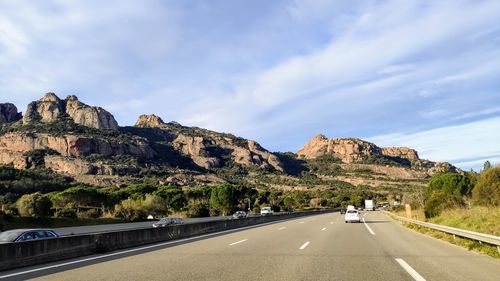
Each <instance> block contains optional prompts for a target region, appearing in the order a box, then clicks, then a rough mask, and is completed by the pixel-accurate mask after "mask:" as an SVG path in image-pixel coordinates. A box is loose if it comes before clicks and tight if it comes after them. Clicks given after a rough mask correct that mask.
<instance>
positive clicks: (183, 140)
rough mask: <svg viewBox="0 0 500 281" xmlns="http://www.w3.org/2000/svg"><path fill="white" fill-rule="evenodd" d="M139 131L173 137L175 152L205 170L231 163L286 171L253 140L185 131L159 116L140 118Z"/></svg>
mask: <svg viewBox="0 0 500 281" xmlns="http://www.w3.org/2000/svg"><path fill="white" fill-rule="evenodd" d="M136 127H141V128H157V129H160V130H162V131H164V132H166V133H167V134H170V135H172V136H174V139H173V141H172V146H173V148H174V149H175V150H177V151H179V152H180V153H181V154H183V155H186V156H188V157H189V158H191V159H192V160H193V162H194V163H195V164H196V165H198V166H200V167H203V168H205V169H215V168H220V167H221V166H223V164H224V162H227V161H228V159H230V161H233V162H235V163H236V164H239V165H241V166H244V167H258V168H261V169H271V170H277V171H283V164H282V163H281V162H280V161H279V159H278V157H276V156H275V155H274V154H272V153H270V152H269V151H267V150H265V149H264V148H262V147H261V146H260V145H259V144H258V143H256V142H255V141H252V140H245V139H241V138H237V137H234V136H231V135H228V134H222V133H217V132H213V131H209V130H205V129H199V128H190V127H183V126H181V125H179V124H175V123H164V122H163V120H161V118H159V117H158V116H156V115H141V116H140V117H139V119H138V120H137V122H136Z"/></svg>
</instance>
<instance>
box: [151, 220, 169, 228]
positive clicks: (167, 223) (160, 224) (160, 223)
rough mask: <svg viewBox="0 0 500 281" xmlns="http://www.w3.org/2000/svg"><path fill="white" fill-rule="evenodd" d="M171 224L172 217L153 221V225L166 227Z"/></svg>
mask: <svg viewBox="0 0 500 281" xmlns="http://www.w3.org/2000/svg"><path fill="white" fill-rule="evenodd" d="M171 224H173V221H172V218H161V219H160V220H159V221H157V222H155V223H153V227H154V228H158V227H165V226H168V225H171Z"/></svg>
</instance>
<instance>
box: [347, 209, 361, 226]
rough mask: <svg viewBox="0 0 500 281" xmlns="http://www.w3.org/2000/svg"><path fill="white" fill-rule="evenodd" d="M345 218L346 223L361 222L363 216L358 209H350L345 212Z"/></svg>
mask: <svg viewBox="0 0 500 281" xmlns="http://www.w3.org/2000/svg"><path fill="white" fill-rule="evenodd" d="M344 220H345V222H346V223H348V222H361V216H360V215H359V212H358V211H356V210H348V211H347V212H346V213H345V216H344Z"/></svg>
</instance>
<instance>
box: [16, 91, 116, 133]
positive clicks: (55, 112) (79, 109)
mask: <svg viewBox="0 0 500 281" xmlns="http://www.w3.org/2000/svg"><path fill="white" fill-rule="evenodd" d="M63 117H70V118H71V119H72V120H73V121H74V122H75V123H76V124H80V125H82V126H86V127H91V128H96V129H111V130H117V129H118V123H117V122H116V120H115V118H114V117H113V115H112V114H111V113H109V112H107V111H106V110H104V109H102V108H101V107H92V106H88V105H86V104H84V103H82V102H80V101H78V98H77V97H76V96H68V97H67V98H66V99H65V100H61V99H59V97H57V96H56V95H55V94H54V93H47V94H45V96H43V97H42V98H41V99H40V100H39V101H34V102H31V103H30V104H29V105H28V108H27V109H26V114H25V115H24V117H23V123H24V124H28V123H33V122H37V121H40V122H42V123H51V122H55V121H57V120H59V119H61V118H63Z"/></svg>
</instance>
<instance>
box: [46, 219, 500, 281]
mask: <svg viewBox="0 0 500 281" xmlns="http://www.w3.org/2000/svg"><path fill="white" fill-rule="evenodd" d="M299 222H303V223H299ZM332 222H333V224H331V223H332ZM365 222H366V224H367V225H369V226H370V227H371V228H372V229H373V231H374V232H375V233H376V234H377V235H371V234H370V232H369V231H368V230H367V228H366V227H365V226H364V224H363V223H351V224H345V223H344V221H343V219H342V216H341V215H340V214H322V215H318V216H314V217H307V218H299V219H293V220H289V221H284V222H279V223H276V224H271V225H266V226H262V227H257V228H252V229H248V230H244V231H239V232H234V233H229V234H226V235H220V236H217V237H213V238H210V239H205V240H199V241H196V242H192V243H186V244H182V245H177V246H174V247H170V248H166V249H160V250H156V251H152V252H147V253H143V254H138V255H134V256H129V257H124V258H120V259H114V260H110V261H105V262H102V263H97V264H93V265H88V266H83V267H79V268H75V269H70V270H67V271H62V272H58V273H55V274H50V275H46V276H44V274H47V273H43V272H42V273H40V274H38V275H37V276H40V278H39V279H38V280H367V279H369V280H403V281H404V280H408V281H411V280H415V279H414V277H412V276H413V275H414V276H416V275H415V274H413V275H412V274H410V272H411V270H410V271H409V268H411V269H413V270H414V271H415V272H416V273H417V274H418V275H419V276H421V277H422V278H424V279H425V280H495V278H497V276H500V272H499V268H500V266H499V265H500V263H499V262H498V261H496V260H494V259H492V258H489V257H486V256H483V255H478V254H474V253H470V252H467V251H466V250H464V249H461V248H458V247H456V246H453V245H450V244H447V243H445V242H442V241H437V240H435V239H433V238H429V237H426V236H423V235H421V234H418V233H415V232H413V231H411V230H408V229H405V228H403V227H402V226H401V225H399V224H398V223H395V222H393V221H392V220H390V219H389V218H388V217H386V216H385V215H383V214H380V213H378V212H369V213H366V215H365ZM327 226H328V227H327ZM324 228H326V230H322V229H324ZM306 242H309V243H308V244H306ZM234 243H236V244H234ZM231 244H233V245H232V246H231ZM435 244H439V245H438V246H436V245H435ZM301 248H302V249H301ZM442 257H446V258H450V260H446V261H443V260H442ZM400 261H404V263H405V264H407V265H408V266H405V267H403V266H402V265H401V264H403V263H402V262H400ZM464 263H465V264H469V266H467V265H464ZM470 265H472V266H473V267H475V268H474V269H471V268H470ZM442 267H447V268H442ZM459 267H463V268H461V269H460V268H459ZM465 271H469V272H470V273H469V274H466V273H464V272H465ZM481 271H483V272H482V273H479V272H481Z"/></svg>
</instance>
